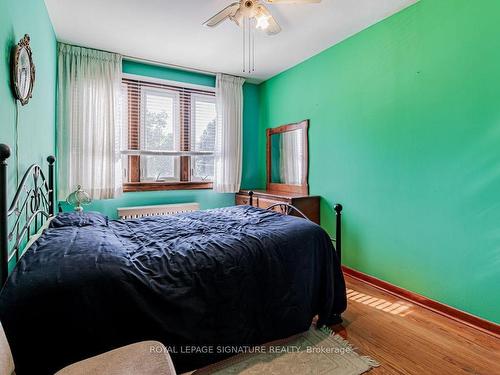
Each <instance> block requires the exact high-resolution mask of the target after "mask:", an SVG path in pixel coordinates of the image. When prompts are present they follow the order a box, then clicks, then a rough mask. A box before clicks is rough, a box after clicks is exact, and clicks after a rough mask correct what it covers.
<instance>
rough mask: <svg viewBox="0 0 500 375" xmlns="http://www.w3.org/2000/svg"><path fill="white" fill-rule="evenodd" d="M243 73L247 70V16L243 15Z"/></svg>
mask: <svg viewBox="0 0 500 375" xmlns="http://www.w3.org/2000/svg"><path fill="white" fill-rule="evenodd" d="M242 22H243V73H245V71H246V56H245V52H246V39H247V38H246V17H243V20H242Z"/></svg>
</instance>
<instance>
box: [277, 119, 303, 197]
mask: <svg viewBox="0 0 500 375" xmlns="http://www.w3.org/2000/svg"><path fill="white" fill-rule="evenodd" d="M308 127H309V122H308V120H305V121H302V122H300V123H295V124H288V125H283V126H280V127H277V128H273V129H267V165H268V168H267V189H268V190H276V191H282V192H291V193H303V194H308V190H309V189H308V185H307V173H308V171H307V167H308V165H307V164H308V140H307V130H308Z"/></svg>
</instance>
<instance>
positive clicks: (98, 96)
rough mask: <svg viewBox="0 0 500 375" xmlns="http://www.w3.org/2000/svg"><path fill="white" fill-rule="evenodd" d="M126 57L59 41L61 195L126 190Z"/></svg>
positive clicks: (103, 194) (108, 195) (109, 195)
mask: <svg viewBox="0 0 500 375" xmlns="http://www.w3.org/2000/svg"><path fill="white" fill-rule="evenodd" d="M121 72H122V58H121V56H120V55H116V54H112V53H107V52H102V51H96V50H92V49H86V48H80V47H75V46H70V45H66V44H59V45H58V120H57V122H58V124H57V130H58V133H57V137H58V159H59V161H58V163H59V164H58V166H59V168H58V170H59V189H58V190H59V199H60V200H64V199H66V197H67V195H68V194H69V193H70V192H72V191H74V190H75V189H76V187H77V185H82V187H83V189H84V190H86V191H87V193H89V195H90V196H91V197H92V198H93V199H106V198H114V197H116V196H117V195H119V194H121V189H122V181H121V173H122V172H121V156H120V86H121V74H122V73H121Z"/></svg>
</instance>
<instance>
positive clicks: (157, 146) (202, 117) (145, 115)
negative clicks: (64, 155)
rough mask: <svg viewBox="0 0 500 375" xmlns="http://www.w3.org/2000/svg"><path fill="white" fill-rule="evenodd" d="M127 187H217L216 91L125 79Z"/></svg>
mask: <svg viewBox="0 0 500 375" xmlns="http://www.w3.org/2000/svg"><path fill="white" fill-rule="evenodd" d="M122 91H123V92H122V94H123V95H122V97H123V106H122V108H123V121H122V123H123V126H122V129H123V134H122V138H123V140H124V144H123V147H122V148H123V152H122V154H123V157H124V160H123V165H124V181H125V183H124V190H125V191H138V190H164V189H182V188H186V189H194V188H211V187H212V180H213V175H214V147H215V125H216V119H217V113H216V105H215V93H214V92H213V91H210V90H209V89H207V90H203V89H198V88H191V87H181V86H175V85H170V84H164V83H156V82H147V81H140V80H135V79H130V78H124V79H123V81H122Z"/></svg>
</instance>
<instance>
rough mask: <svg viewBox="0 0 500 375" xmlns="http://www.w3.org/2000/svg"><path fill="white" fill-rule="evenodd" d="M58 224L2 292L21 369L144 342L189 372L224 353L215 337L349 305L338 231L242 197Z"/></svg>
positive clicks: (274, 329) (226, 339)
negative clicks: (240, 202)
mask: <svg viewBox="0 0 500 375" xmlns="http://www.w3.org/2000/svg"><path fill="white" fill-rule="evenodd" d="M52 226H53V228H49V229H47V230H46V231H45V232H44V234H43V235H42V236H41V237H40V239H38V240H37V242H35V244H34V245H33V246H32V247H31V248H30V249H29V250H28V251H27V252H26V254H25V255H24V256H23V257H22V259H21V260H20V262H19V263H18V265H17V266H16V268H15V270H14V271H13V273H12V274H11V276H10V278H9V280H8V281H7V284H6V285H5V287H4V288H3V290H2V292H1V294H0V321H1V322H2V323H3V325H4V328H5V331H6V333H7V336H8V339H9V342H10V344H11V346H12V351H13V354H14V357H15V361H16V367H17V368H16V370H17V373H18V374H20V375H22V374H37V375H38V374H45V373H47V374H48V373H54V372H55V371H56V370H58V369H60V368H61V367H64V366H65V365H67V364H69V363H72V362H75V361H77V360H81V359H83V358H86V357H89V356H92V355H96V354H99V353H101V352H104V351H107V350H110V349H113V348H116V347H119V346H123V345H126V344H130V343H132V342H137V341H141V340H158V341H161V342H162V343H163V344H165V345H167V346H168V348H169V350H171V351H172V357H173V360H174V363H175V365H176V368H177V371H178V372H179V373H181V372H183V371H186V370H189V369H193V368H197V367H201V366H203V365H205V364H208V363H211V362H214V361H217V360H219V359H222V358H223V357H226V356H227V355H228V353H221V352H219V349H218V346H219V345H222V346H230V345H237V346H238V347H241V346H242V345H256V344H262V343H264V342H268V341H272V340H275V339H278V338H284V337H287V336H290V335H293V334H296V333H299V332H301V331H305V330H307V329H308V328H309V326H310V324H311V320H312V318H313V317H314V316H315V315H317V314H319V317H320V320H321V322H323V323H327V322H328V319H329V318H330V317H331V316H332V315H334V314H339V313H341V312H343V311H344V310H345V308H346V296H345V285H344V279H343V276H342V272H341V269H340V265H339V262H338V259H337V257H336V255H335V252H334V250H333V247H332V244H331V241H330V238H329V237H328V235H327V233H326V232H325V231H324V230H323V229H321V228H320V227H319V226H317V225H316V224H313V223H311V222H308V221H306V220H304V219H299V218H296V217H292V216H283V215H280V214H277V213H274V212H270V211H265V210H261V209H257V208H253V207H248V206H237V207H230V208H223V209H216V210H208V211H198V212H193V213H187V214H180V215H175V216H168V217H154V218H144V219H139V220H131V221H109V223H108V222H107V220H94V221H92V220H90V221H89V222H85V223H83V224H82V223H74V222H69V223H65V222H64V220H62V221H61V220H59V221H57V220H56V221H54V222H53V225H52ZM55 226H57V227H55ZM192 345H197V346H199V347H200V348H201V347H204V348H205V350H206V351H209V353H186V352H187V350H185V347H187V346H192ZM209 348H211V349H209Z"/></svg>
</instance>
